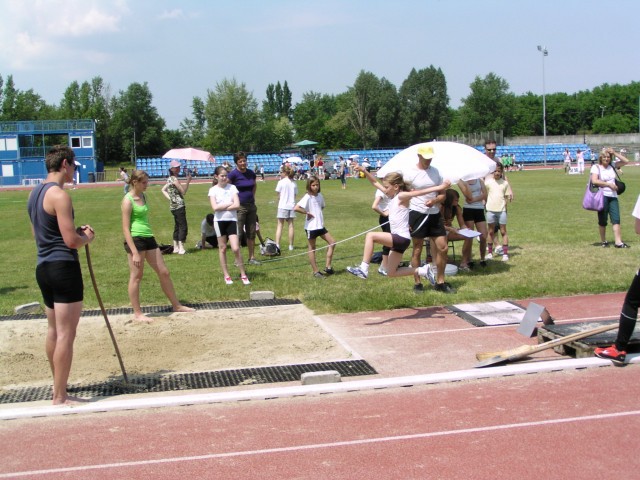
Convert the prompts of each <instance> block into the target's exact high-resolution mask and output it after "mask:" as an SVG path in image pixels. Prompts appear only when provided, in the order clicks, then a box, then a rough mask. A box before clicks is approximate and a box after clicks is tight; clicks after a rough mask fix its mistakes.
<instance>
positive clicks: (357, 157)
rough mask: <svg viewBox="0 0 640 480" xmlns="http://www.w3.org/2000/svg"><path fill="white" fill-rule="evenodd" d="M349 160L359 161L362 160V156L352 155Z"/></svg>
mask: <svg viewBox="0 0 640 480" xmlns="http://www.w3.org/2000/svg"><path fill="white" fill-rule="evenodd" d="M349 158H350V159H351V160H356V161H357V160H360V155H358V154H355V153H354V154H353V155H350V156H349Z"/></svg>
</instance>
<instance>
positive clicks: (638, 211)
mask: <svg viewBox="0 0 640 480" xmlns="http://www.w3.org/2000/svg"><path fill="white" fill-rule="evenodd" d="M631 215H633V216H634V217H636V218H638V219H640V195H638V200H636V206H635V207H633V212H631Z"/></svg>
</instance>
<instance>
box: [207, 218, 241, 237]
mask: <svg viewBox="0 0 640 480" xmlns="http://www.w3.org/2000/svg"><path fill="white" fill-rule="evenodd" d="M213 228H214V229H215V231H216V236H217V237H218V238H220V237H229V236H230V235H238V222H234V221H233V220H223V221H222V222H219V221H217V220H216V221H215V222H213Z"/></svg>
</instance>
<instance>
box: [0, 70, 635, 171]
mask: <svg viewBox="0 0 640 480" xmlns="http://www.w3.org/2000/svg"><path fill="white" fill-rule="evenodd" d="M292 97H293V95H292V92H291V90H290V89H289V85H288V83H287V82H286V81H284V82H283V83H280V81H277V82H276V83H275V84H269V85H268V86H267V87H266V89H265V95H264V98H265V100H264V101H263V102H262V104H261V105H260V104H259V102H258V100H257V99H256V98H255V97H254V94H253V92H250V91H249V90H248V89H247V87H246V85H245V84H244V83H242V82H239V81H237V80H236V79H235V78H230V79H229V78H225V79H223V80H222V81H220V82H218V83H217V84H216V85H215V86H213V88H211V89H208V90H207V92H206V94H205V95H204V96H202V97H198V96H196V97H193V100H192V104H191V116H189V117H188V118H185V119H184V120H183V121H182V122H181V123H180V127H179V128H177V129H169V128H167V127H166V122H165V120H164V119H163V118H162V117H161V116H160V115H159V114H158V111H157V109H156V108H155V107H154V106H153V95H152V93H151V90H150V89H149V86H148V84H147V83H146V82H145V83H142V84H141V83H132V84H130V85H129V87H128V88H127V89H126V90H121V91H119V92H112V91H111V88H110V86H109V84H108V83H106V82H105V81H104V80H103V79H102V78H101V77H95V78H93V79H92V80H91V81H85V82H83V83H78V82H77V81H74V82H72V83H71V84H70V85H69V86H68V87H67V89H66V90H65V91H64V93H63V96H62V99H61V100H60V103H59V104H58V105H49V104H47V102H45V101H44V100H43V99H42V97H41V96H40V95H38V93H36V92H34V91H33V89H29V90H26V91H23V90H20V89H19V88H18V87H17V86H16V85H15V84H14V81H13V76H12V75H8V76H7V77H6V79H5V78H3V76H2V75H0V121H20V120H55V119H69V118H91V119H95V120H96V121H97V124H96V143H97V151H98V157H99V159H100V160H101V161H104V162H106V163H120V162H124V161H127V160H131V159H134V158H135V157H136V156H138V157H142V156H155V155H160V154H162V153H164V152H165V151H166V150H168V149H170V148H179V147H187V146H192V147H199V148H203V149H205V150H208V151H211V152H213V153H228V152H233V151H236V150H246V151H253V152H258V151H264V152H266V151H279V150H281V149H283V148H285V147H287V146H289V145H291V144H292V143H293V142H294V141H297V140H302V139H305V138H306V139H312V140H315V141H317V142H318V143H319V144H320V147H321V148H323V149H334V148H376V147H379V148H383V147H397V146H403V145H410V144H414V143H418V142H422V141H428V140H432V139H434V138H438V137H440V136H445V135H464V134H468V133H473V132H479V131H502V132H503V134H504V136H538V135H542V133H543V132H542V129H543V126H542V96H541V95H536V94H534V93H532V92H527V93H525V94H524V95H515V94H514V93H513V92H511V91H510V87H509V83H508V82H507V81H506V80H505V79H503V78H501V77H499V76H498V75H496V74H494V73H489V74H488V75H486V76H485V77H480V76H477V77H476V78H475V79H474V81H473V82H472V83H471V84H470V85H469V95H468V96H467V97H465V98H463V99H461V104H460V107H459V108H457V109H454V108H452V107H451V105H450V98H449V95H448V93H447V82H446V78H445V75H444V73H443V72H442V70H441V69H440V68H436V67H434V66H429V67H427V68H423V69H420V70H416V69H415V68H414V69H412V70H411V72H409V75H408V76H407V78H406V79H405V80H404V81H403V82H402V84H401V85H400V86H399V87H396V86H395V85H394V84H393V83H391V82H390V81H389V80H387V79H386V78H384V77H382V78H379V77H378V76H376V75H375V74H374V73H371V72H367V71H364V70H362V71H361V72H360V73H359V74H358V76H357V77H356V79H355V81H354V83H353V85H352V86H350V87H348V88H347V90H346V91H345V92H342V93H339V94H336V95H330V94H325V93H321V92H313V91H309V92H305V93H303V94H302V97H301V100H300V102H298V103H296V104H295V105H294V104H293V103H292ZM639 98H640V82H631V83H630V84H628V85H617V84H615V85H609V84H603V85H601V86H598V87H596V88H594V89H593V90H588V91H580V92H577V93H574V94H566V93H552V94H548V95H546V112H547V134H548V135H575V134H600V133H630V132H635V131H637V130H638V115H639V112H638V101H639Z"/></svg>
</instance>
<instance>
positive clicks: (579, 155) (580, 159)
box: [576, 149, 584, 175]
mask: <svg viewBox="0 0 640 480" xmlns="http://www.w3.org/2000/svg"><path fill="white" fill-rule="evenodd" d="M576 163H577V164H578V173H579V174H580V175H582V174H583V173H584V152H583V151H582V150H580V149H578V150H576Z"/></svg>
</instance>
